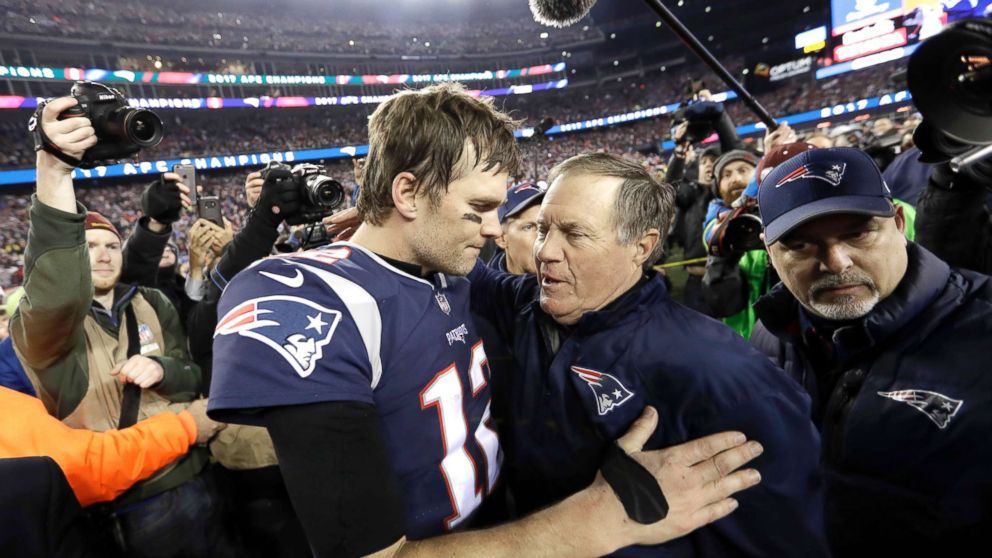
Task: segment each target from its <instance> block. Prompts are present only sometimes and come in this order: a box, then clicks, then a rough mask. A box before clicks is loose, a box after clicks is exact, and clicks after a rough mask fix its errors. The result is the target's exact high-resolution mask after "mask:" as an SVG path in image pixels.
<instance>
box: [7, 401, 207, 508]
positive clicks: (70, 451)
mask: <svg viewBox="0 0 992 558" xmlns="http://www.w3.org/2000/svg"><path fill="white" fill-rule="evenodd" d="M195 442H196V422H194V421H193V416H192V415H190V414H189V412H187V411H183V412H181V413H179V414H178V415H177V414H175V413H161V414H158V415H155V416H153V417H150V418H147V419H145V420H142V421H140V422H138V423H137V424H135V425H134V426H132V427H130V428H125V429H123V430H109V431H107V432H91V431H89V430H77V429H74V428H70V427H68V426H66V425H64V424H62V423H61V422H59V420H58V419H56V418H55V417H53V416H51V415H49V414H48V413H47V412H46V411H45V407H44V405H43V404H42V403H41V400H39V399H36V398H34V397H31V396H30V395H25V394H23V393H20V392H17V391H14V390H11V389H7V388H5V387H0V458H3V457H31V456H49V457H51V458H52V459H54V460H55V462H56V463H58V464H59V467H61V468H62V471H63V472H64V473H65V476H66V478H68V479H69V485H70V486H72V490H73V492H75V493H76V498H78V499H79V503H80V504H82V505H83V506H88V505H90V504H93V503H96V502H104V501H108V500H113V499H114V498H116V497H117V496H119V495H120V494H122V493H123V492H124V491H126V490H127V489H128V488H131V486H132V485H133V484H134V483H136V482H138V481H140V480H143V479H145V478H147V477H150V476H151V475H152V474H153V473H155V471H158V470H159V469H161V468H162V467H164V466H166V465H168V464H169V463H171V462H173V461H175V460H176V459H178V458H179V457H181V456H183V455H185V454H186V450H187V449H189V446H190V445H191V444H193V443H195Z"/></svg>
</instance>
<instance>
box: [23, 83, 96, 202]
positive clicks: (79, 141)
mask: <svg viewBox="0 0 992 558" xmlns="http://www.w3.org/2000/svg"><path fill="white" fill-rule="evenodd" d="M77 104H78V101H76V99H74V98H73V97H60V98H58V99H53V100H51V101H49V102H48V104H47V105H45V108H44V110H43V111H42V113H41V122H40V124H39V125H40V126H41V127H42V130H44V132H45V135H47V136H48V138H49V140H50V141H51V143H52V144H53V145H55V147H56V148H58V149H59V150H61V151H62V152H63V153H65V154H66V155H68V156H70V157H73V158H76V159H79V158H81V157H82V156H83V153H85V152H86V150H87V149H89V148H91V147H93V146H94V145H96V142H97V138H96V131H95V130H94V129H93V124H92V123H91V122H90V119H89V118H86V117H84V116H80V117H74V118H67V119H65V120H59V115H60V114H61V113H62V112H64V111H66V110H68V109H69V108H71V107H74V106H76V105H77ZM36 165H37V171H38V178H37V186H38V188H37V193H38V201H40V202H41V203H43V204H45V205H47V206H50V207H54V208H55V209H59V210H62V211H65V212H67V213H76V195H75V192H73V190H72V176H71V174H72V169H73V168H72V167H71V166H69V165H68V164H66V163H64V162H62V161H60V160H59V159H58V158H57V157H55V156H54V155H52V154H50V153H48V152H46V151H38V156H37V163H36Z"/></svg>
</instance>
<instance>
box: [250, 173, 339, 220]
mask: <svg viewBox="0 0 992 558" xmlns="http://www.w3.org/2000/svg"><path fill="white" fill-rule="evenodd" d="M274 170H279V171H285V172H284V173H280V174H281V175H282V176H278V177H273V179H275V180H292V181H293V182H294V183H295V184H296V187H297V188H298V189H299V191H300V198H301V200H302V206H303V207H302V208H301V209H300V211H299V212H298V213H296V214H295V215H288V216H286V224H287V225H305V224H312V223H316V224H318V225H319V224H320V221H321V220H322V219H323V218H324V217H327V216H328V215H330V214H332V213H334V210H335V209H337V208H339V207H341V204H343V203H344V200H345V191H344V186H342V185H341V183H340V182H338V181H337V180H334V179H333V178H331V177H329V176H326V175H325V174H324V168H323V167H321V166H320V165H314V164H309V163H301V164H298V165H296V166H294V167H290V166H289V165H287V164H285V163H280V162H278V161H270V162H269V164H268V165H266V166H265V168H264V169H262V179H263V180H266V181H268V180H269V174H270V173H271V172H272V171H274ZM286 173H288V174H286Z"/></svg>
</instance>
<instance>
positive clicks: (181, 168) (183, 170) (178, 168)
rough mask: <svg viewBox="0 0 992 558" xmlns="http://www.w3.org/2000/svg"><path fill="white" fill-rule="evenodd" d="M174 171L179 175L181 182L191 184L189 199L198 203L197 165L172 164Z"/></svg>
mask: <svg viewBox="0 0 992 558" xmlns="http://www.w3.org/2000/svg"><path fill="white" fill-rule="evenodd" d="M172 172H174V173H176V174H178V175H179V182H182V183H183V184H185V185H187V186H189V201H191V202H193V203H194V204H196V203H197V201H196V167H194V166H193V165H172ZM197 208H199V205H197Z"/></svg>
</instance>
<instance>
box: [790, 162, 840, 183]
mask: <svg viewBox="0 0 992 558" xmlns="http://www.w3.org/2000/svg"><path fill="white" fill-rule="evenodd" d="M845 171H847V163H831V164H826V165H818V164H805V165H802V166H801V167H799V168H798V169H796V170H794V171H792V172H790V173H789V174H787V175H785V176H783V177H782V179H781V180H779V181H778V184H776V185H775V187H776V188H779V187H781V186H782V185H784V184H786V183H788V182H792V181H793V180H799V179H800V178H813V179H816V180H822V181H824V182H826V183H827V184H829V185H831V186H840V183H841V181H842V180H844V172H845Z"/></svg>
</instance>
